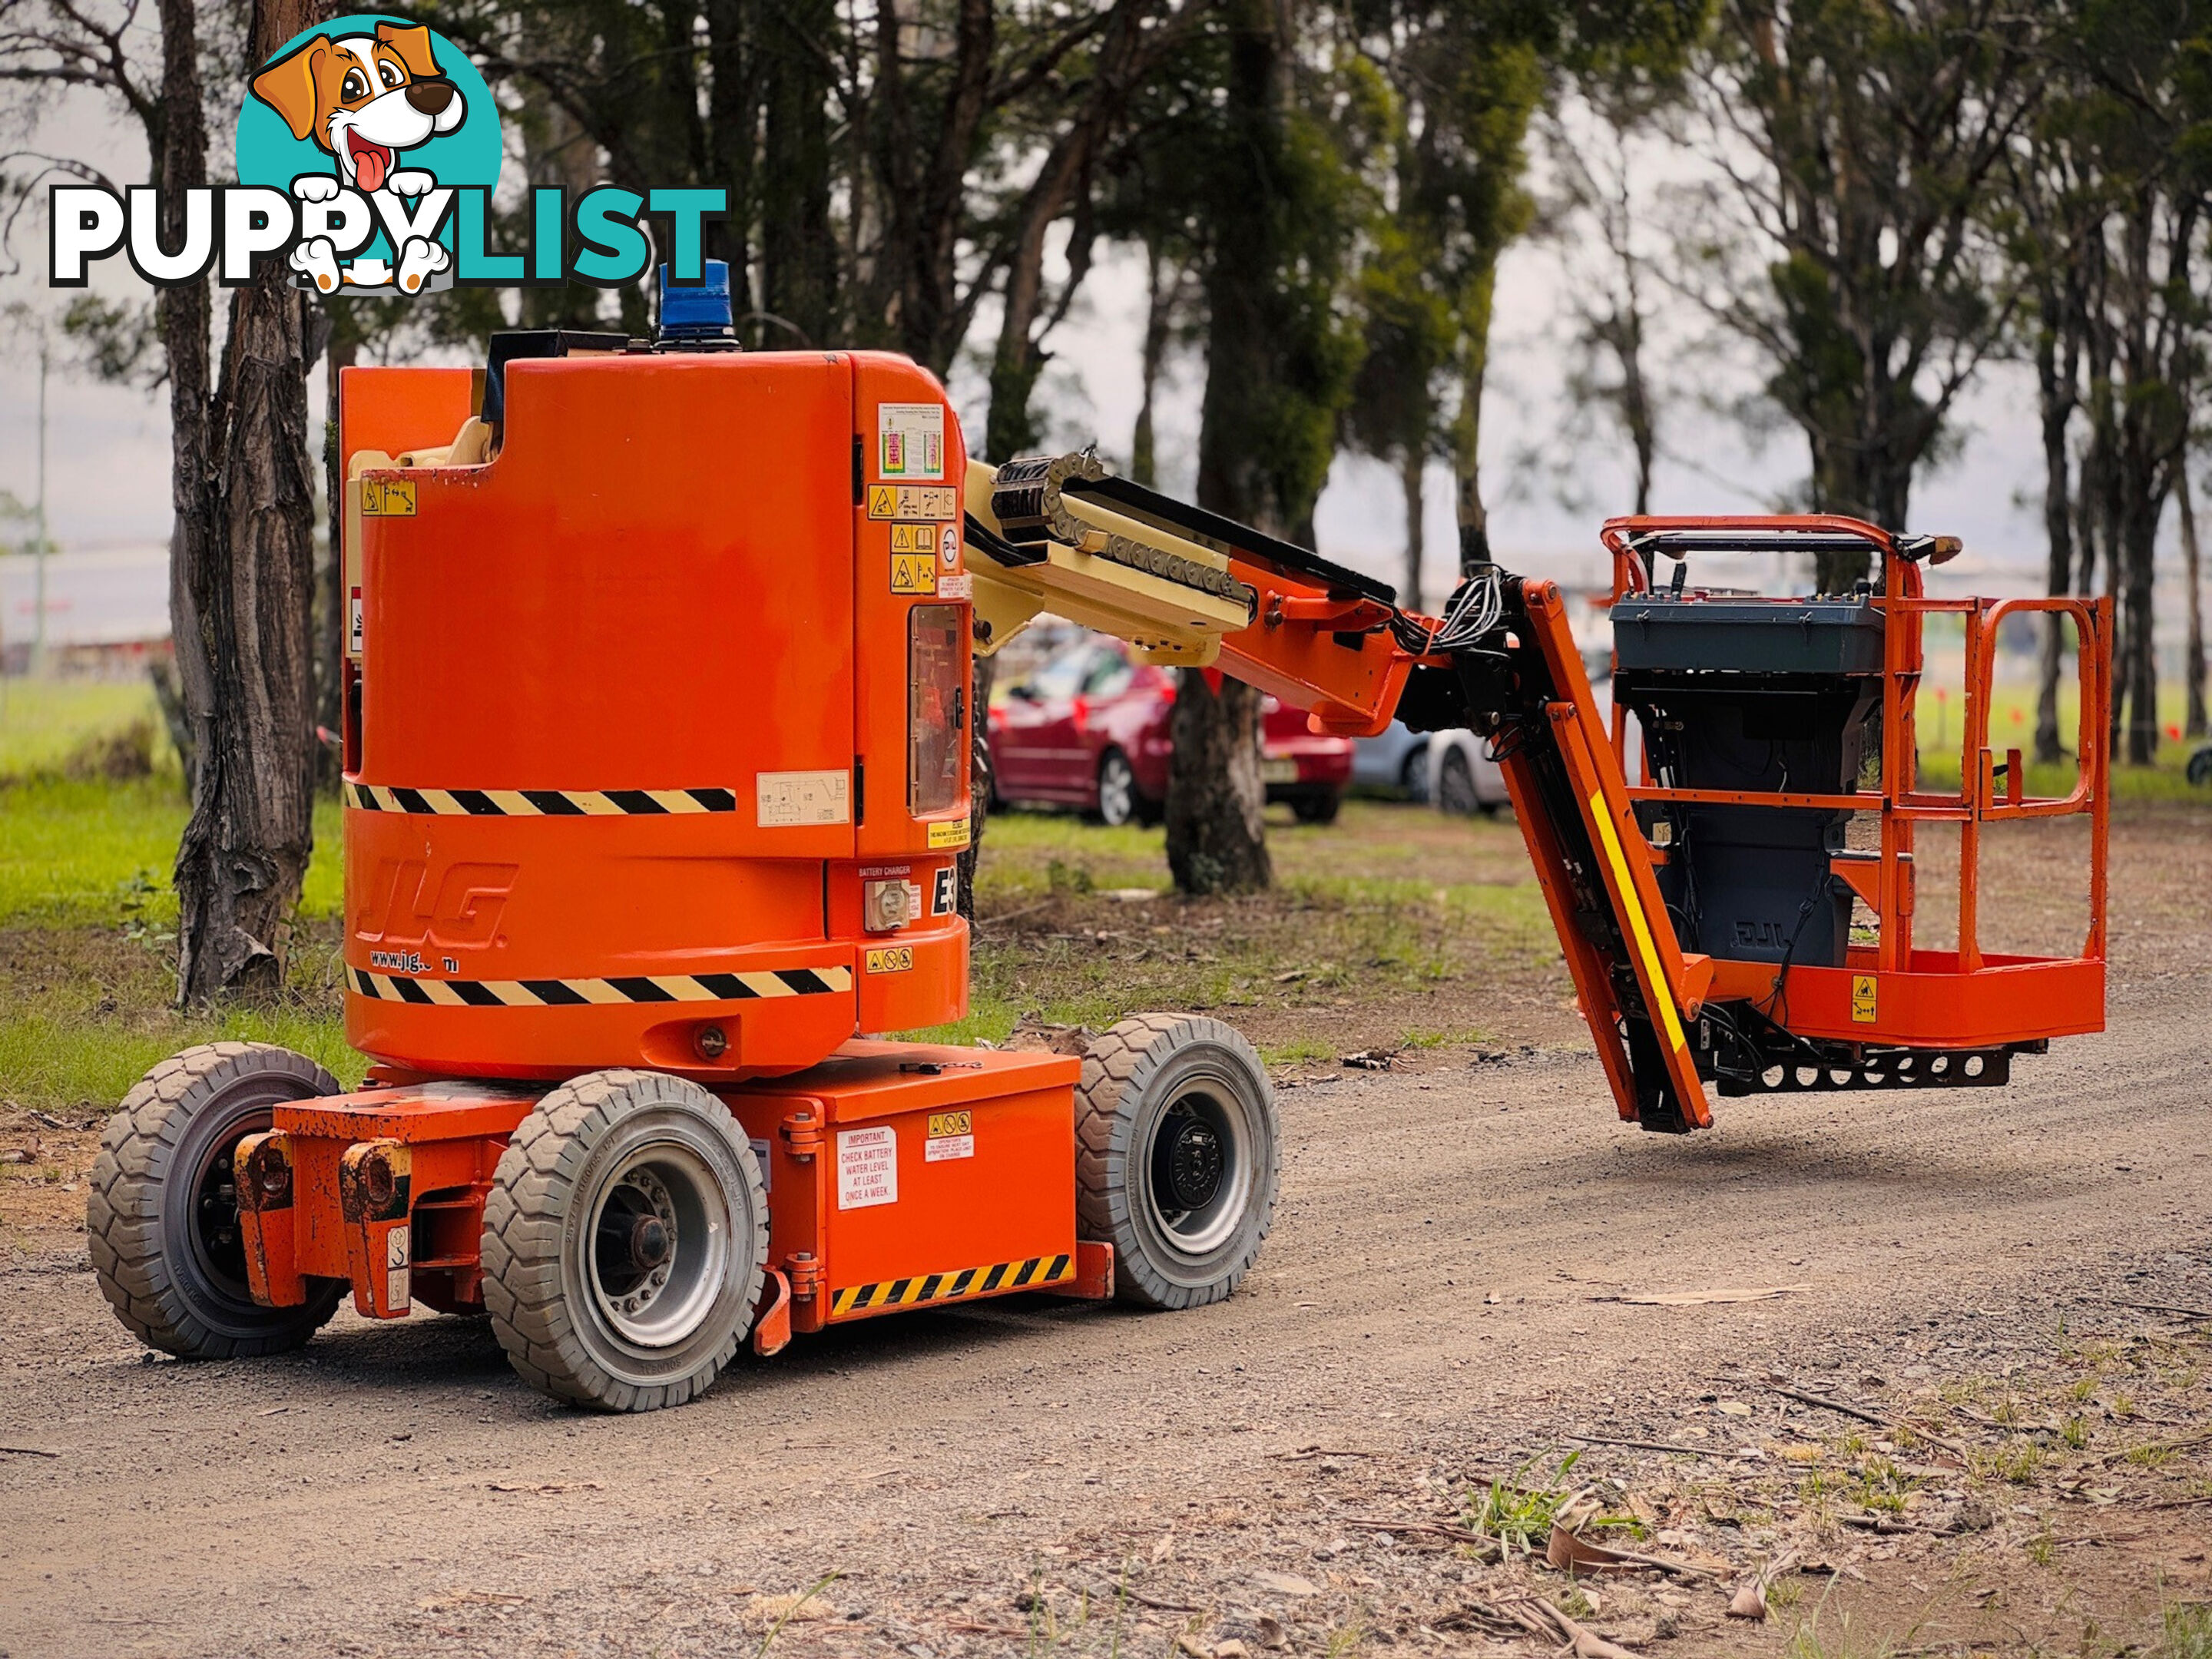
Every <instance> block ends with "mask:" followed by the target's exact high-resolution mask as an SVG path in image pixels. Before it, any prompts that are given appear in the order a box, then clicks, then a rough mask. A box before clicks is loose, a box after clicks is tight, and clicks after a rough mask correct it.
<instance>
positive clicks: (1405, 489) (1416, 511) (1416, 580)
mask: <svg viewBox="0 0 2212 1659" xmlns="http://www.w3.org/2000/svg"><path fill="white" fill-rule="evenodd" d="M1428 465H1429V458H1428V457H1427V455H1425V454H1424V453H1422V451H1421V449H1420V447H1419V445H1408V446H1407V448H1406V450H1405V452H1404V453H1402V454H1401V455H1400V456H1399V458H1398V487H1399V489H1400V490H1401V492H1402V494H1403V496H1404V499H1405V503H1406V571H1405V576H1404V580H1401V581H1400V582H1399V584H1398V603H1399V604H1400V605H1402V606H1404V607H1405V608H1406V609H1407V610H1408V611H1419V609H1420V608H1421V563H1422V561H1423V559H1424V558H1425V556H1426V555H1427V553H1428V538H1427V533H1426V531H1427V526H1425V525H1424V524H1423V523H1422V520H1421V484H1422V481H1423V479H1424V477H1425V475H1426V473H1427V471H1428Z"/></svg>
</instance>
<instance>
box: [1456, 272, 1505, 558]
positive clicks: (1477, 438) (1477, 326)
mask: <svg viewBox="0 0 2212 1659" xmlns="http://www.w3.org/2000/svg"><path fill="white" fill-rule="evenodd" d="M1497 280H1498V273H1497V267H1496V266H1495V264H1492V266H1491V268H1490V269H1489V270H1486V271H1485V272H1484V273H1483V274H1482V275H1481V276H1480V277H1478V278H1477V279H1476V281H1475V285H1474V286H1475V298H1474V301H1473V302H1472V303H1471V304H1470V305H1469V307H1468V317H1467V319H1466V321H1465V325H1464V329H1463V331H1462V334H1461V337H1460V364H1461V367H1460V377H1459V379H1460V386H1459V414H1458V416H1457V417H1456V418H1455V420H1454V421H1453V422H1452V473H1453V480H1454V483H1455V485H1456V488H1457V496H1456V504H1457V517H1458V520H1459V573H1460V574H1461V575H1462V576H1464V575H1466V574H1468V572H1470V571H1471V570H1473V569H1474V567H1475V566H1477V565H1479V564H1488V563H1490V562H1492V561H1491V556H1490V509H1489V508H1488V507H1486V506H1485V505H1484V504H1483V500H1482V385H1483V380H1484V379H1485V378H1486V375H1487V374H1488V373H1489V369H1490V307H1491V298H1492V291H1493V289H1494V287H1495V284H1496V283H1497Z"/></svg>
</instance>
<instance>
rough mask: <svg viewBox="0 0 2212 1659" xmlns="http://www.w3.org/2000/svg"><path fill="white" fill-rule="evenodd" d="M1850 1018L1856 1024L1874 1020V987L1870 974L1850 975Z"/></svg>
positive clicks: (1867, 1023) (1869, 1022)
mask: <svg viewBox="0 0 2212 1659" xmlns="http://www.w3.org/2000/svg"><path fill="white" fill-rule="evenodd" d="M1851 1020H1852V1023H1853V1024H1858V1025H1871V1024H1874V1022H1875V988H1874V975H1872V974H1853V975H1851Z"/></svg>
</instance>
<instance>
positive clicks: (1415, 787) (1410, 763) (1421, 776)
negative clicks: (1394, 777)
mask: <svg viewBox="0 0 2212 1659" xmlns="http://www.w3.org/2000/svg"><path fill="white" fill-rule="evenodd" d="M1398 787H1399V788H1401V789H1402V790H1404V791H1405V792H1406V799H1407V800H1411V801H1422V802H1425V801H1426V800H1427V799H1428V798H1429V750H1428V745H1427V744H1422V745H1421V746H1420V747H1419V748H1418V749H1415V750H1412V751H1411V752H1410V753H1408V754H1407V757H1406V758H1405V761H1404V763H1402V764H1401V766H1400V767H1399V768H1398Z"/></svg>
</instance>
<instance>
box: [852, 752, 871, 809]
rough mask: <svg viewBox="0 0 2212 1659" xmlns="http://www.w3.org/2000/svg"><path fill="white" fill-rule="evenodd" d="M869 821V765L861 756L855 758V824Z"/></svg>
mask: <svg viewBox="0 0 2212 1659" xmlns="http://www.w3.org/2000/svg"><path fill="white" fill-rule="evenodd" d="M867 821H868V763H867V762H866V760H864V759H862V758H861V757H860V756H858V755H855V756H854V757H853V823H854V825H855V826H856V827H857V826H858V825H860V824H863V823H866V822H867Z"/></svg>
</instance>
